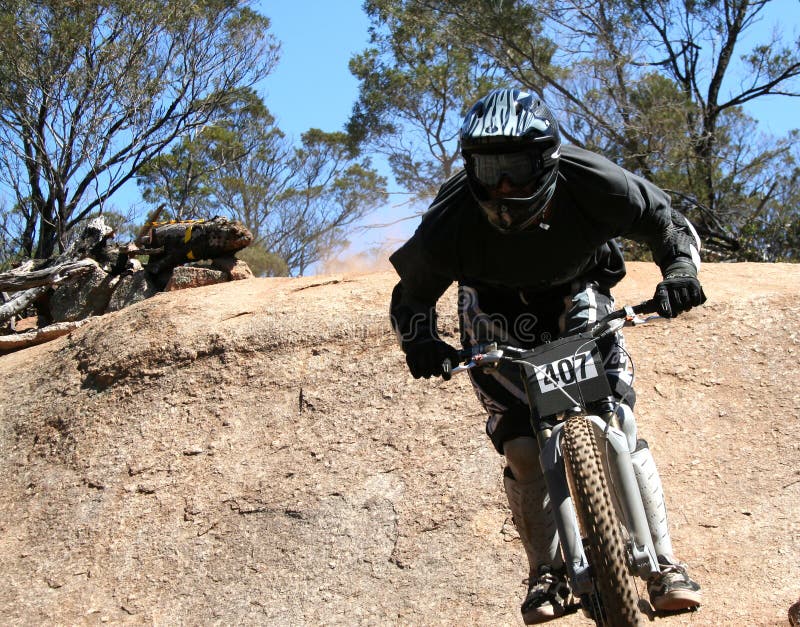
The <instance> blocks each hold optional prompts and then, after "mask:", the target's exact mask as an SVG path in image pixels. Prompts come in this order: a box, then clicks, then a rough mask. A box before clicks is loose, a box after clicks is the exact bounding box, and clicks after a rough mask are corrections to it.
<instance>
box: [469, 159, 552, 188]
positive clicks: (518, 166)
mask: <svg viewBox="0 0 800 627" xmlns="http://www.w3.org/2000/svg"><path fill="white" fill-rule="evenodd" d="M471 158H472V170H473V174H474V176H475V179H477V181H478V182H480V183H481V185H484V186H485V187H487V188H488V189H492V188H495V187H497V186H498V185H500V181H501V180H503V178H504V177H505V178H508V180H509V181H510V182H511V184H512V185H513V186H514V187H525V186H526V185H529V184H531V183H533V182H534V181H535V180H536V179H537V178H539V177H540V176H541V174H542V171H541V159H540V157H539V156H538V155H537V154H536V153H533V152H509V153H473V154H472V155H471Z"/></svg>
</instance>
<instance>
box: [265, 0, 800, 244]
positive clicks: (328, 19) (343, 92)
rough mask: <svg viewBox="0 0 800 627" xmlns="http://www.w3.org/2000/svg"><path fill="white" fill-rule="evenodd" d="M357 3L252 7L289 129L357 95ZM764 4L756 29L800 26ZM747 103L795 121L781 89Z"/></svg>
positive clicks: (361, 237) (330, 116) (339, 108)
mask: <svg viewBox="0 0 800 627" xmlns="http://www.w3.org/2000/svg"><path fill="white" fill-rule="evenodd" d="M361 5H362V2H361V0H305V1H303V2H298V1H297V0H261V2H260V3H259V5H258V7H259V11H260V12H261V13H262V14H264V15H266V16H267V17H269V18H270V20H271V21H272V28H271V30H272V33H273V34H274V36H275V37H276V38H277V39H278V40H280V42H281V46H282V51H281V60H280V62H279V64H278V66H277V68H276V69H275V71H274V72H273V73H272V74H271V75H270V76H269V77H268V78H267V80H266V81H265V82H264V86H263V87H264V88H263V93H262V95H263V96H264V98H265V101H266V103H267V106H268V107H269V109H270V111H271V112H272V114H273V115H275V117H276V118H277V120H278V124H279V126H280V128H281V129H282V130H283V131H284V132H286V133H287V134H288V135H290V136H294V137H295V138H299V136H300V134H301V133H302V132H304V131H306V130H308V129H309V128H311V127H317V128H321V129H323V130H325V131H336V130H341V129H342V127H343V125H344V124H345V122H346V121H347V118H348V116H349V115H350V111H351V108H352V106H353V103H354V102H355V99H356V97H357V95H358V83H357V81H356V80H355V78H354V77H353V76H352V75H351V74H350V72H349V70H348V62H349V60H350V57H351V56H352V55H353V54H355V53H357V52H360V51H362V50H363V49H364V48H365V47H366V46H367V44H368V33H367V28H368V27H369V20H368V19H367V17H366V15H365V14H364V12H363V10H362V8H361ZM768 8H769V13H768V14H767V15H766V16H765V17H764V19H763V20H762V22H761V24H760V25H759V27H758V28H759V30H761V31H762V32H763V31H764V30H769V29H770V28H771V27H772V25H773V24H774V23H775V22H776V21H777V20H782V22H783V23H784V25H786V24H787V23H788V24H793V25H794V31H795V33H796V32H797V30H798V28H800V1H798V0H773V1H772V2H771V3H770V5H768ZM787 20H788V21H787ZM790 30H791V27H790ZM748 110H749V112H750V113H751V114H752V115H754V116H755V117H756V118H757V119H759V120H761V124H762V126H763V128H764V130H765V131H769V132H772V133H774V134H776V135H784V134H785V133H786V132H788V131H789V130H790V129H791V128H796V127H798V126H800V124H798V123H797V117H796V115H795V114H794V112H796V111H797V101H796V100H793V99H790V98H787V97H770V98H762V99H759V101H758V102H757V103H755V104H753V105H751V106H750V107H748ZM383 169H384V168H382V170H383ZM382 173H384V174H388V172H382ZM390 191H391V188H390ZM411 213H413V210H412V209H409V208H408V207H407V206H402V197H398V196H392V197H391V198H390V202H389V206H387V207H382V208H379V209H378V210H377V211H376V212H375V213H374V214H372V215H371V216H369V217H368V218H367V219H366V220H365V223H367V224H374V223H386V222H391V221H393V220H396V219H398V218H400V217H403V216H407V215H410V214H411ZM416 222H417V221H416V220H410V221H407V222H404V223H401V224H399V225H396V226H395V227H393V228H392V229H390V230H387V229H383V230H377V229H370V230H366V231H364V232H362V233H360V234H357V235H356V236H354V237H353V250H355V251H358V250H363V249H365V248H369V247H371V246H374V245H377V244H380V243H381V242H382V241H383V240H386V239H387V238H391V239H395V240H397V239H399V240H402V239H405V238H407V237H408V236H410V235H411V233H413V230H414V228H415V226H416Z"/></svg>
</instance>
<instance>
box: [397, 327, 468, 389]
mask: <svg viewBox="0 0 800 627" xmlns="http://www.w3.org/2000/svg"><path fill="white" fill-rule="evenodd" d="M405 350H406V363H407V364H408V369H409V370H410V371H411V374H412V375H413V377H414V378H415V379H419V378H420V377H425V378H426V379H429V378H430V377H442V378H443V379H444V380H445V381H449V380H450V368H451V367H452V366H455V365H456V364H457V363H458V362H459V359H458V351H457V350H456V349H455V348H453V347H452V346H450V344H448V343H447V342H443V341H442V340H439V339H435V338H424V339H419V340H415V341H411V342H408V343H407V345H406V347H405ZM445 360H450V363H449V365H447V366H446V367H443V364H444V361H445Z"/></svg>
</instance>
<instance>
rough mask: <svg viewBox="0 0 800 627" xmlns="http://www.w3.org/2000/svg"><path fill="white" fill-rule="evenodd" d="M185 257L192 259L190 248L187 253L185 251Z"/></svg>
mask: <svg viewBox="0 0 800 627" xmlns="http://www.w3.org/2000/svg"><path fill="white" fill-rule="evenodd" d="M186 258H187V259H194V253H193V252H192V251H191V250H190V251H189V252H188V253H186Z"/></svg>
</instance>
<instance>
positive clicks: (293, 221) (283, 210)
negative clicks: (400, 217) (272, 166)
mask: <svg viewBox="0 0 800 627" xmlns="http://www.w3.org/2000/svg"><path fill="white" fill-rule="evenodd" d="M290 167H291V178H290V180H289V184H288V185H287V189H286V191H285V192H284V193H283V194H282V195H281V197H280V198H279V199H278V202H277V205H276V210H275V213H274V216H273V221H272V225H273V227H272V228H271V229H270V232H269V235H268V236H265V238H264V245H265V247H266V248H267V250H270V251H272V252H275V253H277V254H278V255H279V256H280V257H281V258H283V259H285V260H286V262H287V263H288V265H289V268H290V269H291V270H292V272H293V273H297V274H303V272H305V270H306V268H308V267H309V266H310V265H311V264H313V263H316V262H317V261H320V260H321V259H323V258H325V257H329V256H331V255H333V254H334V253H335V252H336V251H338V250H340V249H341V248H343V247H345V246H346V245H347V243H348V242H347V230H348V227H350V226H352V225H353V224H354V223H355V222H357V221H358V220H360V219H361V218H362V217H364V216H365V215H366V214H367V213H369V212H370V211H372V210H373V209H374V208H375V207H377V206H379V205H381V204H383V203H385V202H386V198H387V194H386V178H385V177H383V176H379V175H378V173H377V172H376V171H375V170H374V169H373V168H372V163H371V161H370V159H369V158H364V157H359V153H358V151H357V150H356V149H355V148H353V140H352V138H351V137H350V136H349V135H347V134H346V133H342V132H334V133H327V132H324V131H321V130H319V129H310V130H309V131H306V132H305V133H304V134H303V137H302V146H300V147H299V148H296V149H295V152H294V156H293V158H292V161H291V164H290Z"/></svg>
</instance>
